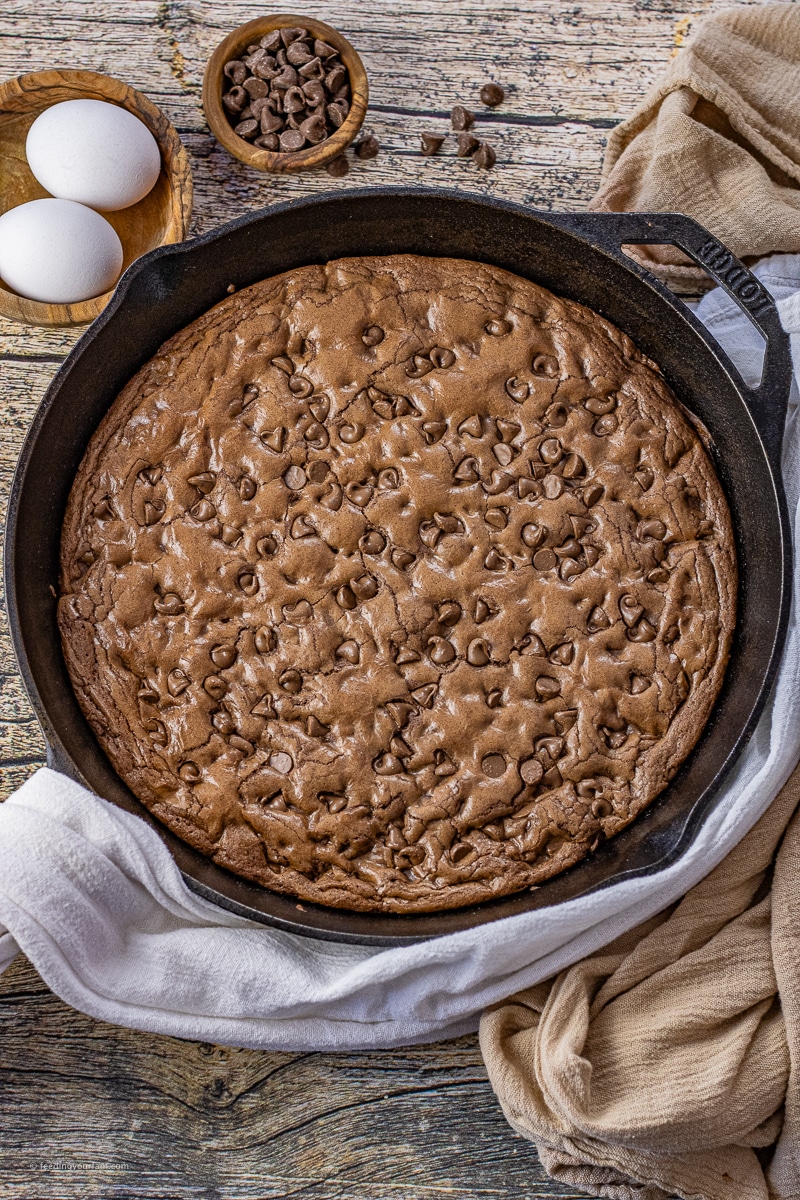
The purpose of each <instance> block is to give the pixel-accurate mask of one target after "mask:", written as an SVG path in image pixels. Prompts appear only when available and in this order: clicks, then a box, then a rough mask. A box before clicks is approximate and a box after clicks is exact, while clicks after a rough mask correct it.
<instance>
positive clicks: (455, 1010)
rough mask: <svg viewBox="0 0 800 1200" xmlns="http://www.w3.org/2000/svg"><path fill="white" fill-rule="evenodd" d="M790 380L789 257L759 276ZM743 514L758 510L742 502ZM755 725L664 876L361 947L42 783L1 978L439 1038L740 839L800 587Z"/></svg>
mask: <svg viewBox="0 0 800 1200" xmlns="http://www.w3.org/2000/svg"><path fill="white" fill-rule="evenodd" d="M756 273H757V274H758V275H759V276H760V278H761V279H762V281H763V282H764V284H765V285H766V286H767V287H768V288H769V289H770V290H771V291H772V292H773V294H774V296H775V297H776V300H777V301H778V306H779V309H780V313H781V319H782V321H783V324H784V326H785V328H786V329H787V330H788V332H789V333H790V334H791V340H792V354H793V361H794V365H795V372H796V375H797V372H798V371H799V370H800V255H780V256H774V257H772V258H771V259H767V260H765V261H764V262H763V263H762V264H761V265H760V266H759V267H758V269H757V272H756ZM698 315H699V316H700V317H701V319H702V320H704V321H705V323H706V324H707V325H708V327H709V329H710V330H711V331H712V333H713V334H714V336H715V337H716V338H717V339H718V340H719V341H720V342H721V343H722V344H723V345H725V346H727V347H728V348H729V352H730V354H731V356H732V357H733V358H734V360H735V361H736V363H737V365H738V367H739V369H740V370H741V371H742V373H743V375H744V376H745V378H746V379H747V380H748V381H749V382H750V383H751V384H754V383H755V382H756V381H757V379H758V378H759V375H760V341H759V337H758V335H757V334H756V333H755V332H754V330H753V327H752V326H751V324H750V322H749V321H748V319H747V318H746V317H744V316H743V315H742V313H741V311H740V310H739V309H738V308H737V307H736V305H734V304H733V303H732V302H731V301H730V300H729V299H728V298H727V297H726V296H725V295H724V294H723V293H721V292H719V291H715V292H712V293H710V294H709V295H708V296H707V297H706V298H705V299H704V300H703V301H702V303H701V304H700V306H699V308H698ZM798 401H800V394H799V393H798V389H797V384H796V383H795V385H794V386H793V389H792V396H791V402H790V409H789V417H788V423H787V431H786V439H785V449H784V459H783V470H784V479H785V483H786V490H787V493H788V498H789V511H790V513H791V519H792V524H793V528H794V531H795V537H794V541H795V563H798V562H800V553H798V547H797V541H798V532H800V529H799V526H798V499H799V497H800V421H799V420H798ZM754 501H757V497H754ZM797 582H798V568H797V566H796V567H795V589H794V600H793V606H792V614H791V619H790V624H789V633H788V638H787V643H786V651H785V654H784V657H783V662H782V666H781V669H780V672H779V675H778V678H777V682H776V685H775V688H774V691H773V695H772V698H771V699H770V701H769V703H768V704H767V707H766V709H765V712H764V715H763V717H762V719H761V721H760V723H759V725H758V728H757V730H756V732H755V734H754V735H753V737H752V739H751V741H750V743H749V744H748V746H747V748H746V750H745V752H744V753H743V755H742V757H741V758H740V760H739V763H738V765H737V767H736V768H735V770H734V771H733V773H732V775H731V777H730V779H729V781H728V783H727V784H726V786H725V790H724V797H723V800H722V802H721V803H720V804H718V805H717V806H716V807H715V809H714V811H713V813H711V815H710V816H709V817H708V818H707V820H706V822H705V824H704V825H703V827H702V829H701V831H700V833H699V834H698V836H697V838H696V839H695V842H694V844H693V846H692V847H691V848H690V850H688V851H687V852H686V854H685V855H684V856H683V857H682V858H681V859H680V860H679V861H678V862H676V863H674V864H673V865H672V866H670V867H668V868H666V869H665V870H663V871H661V872H659V873H658V874H655V875H648V876H646V877H644V878H639V879H631V880H628V881H626V882H623V883H619V884H616V885H614V886H612V887H609V888H607V889H605V890H603V891H600V892H597V893H595V894H593V895H590V896H586V897H584V898H582V899H577V900H572V901H570V902H569V903H566V904H562V905H560V906H557V907H553V908H549V909H544V910H541V911H538V912H533V913H529V914H523V915H521V916H516V917H510V918H508V919H506V920H504V921H499V922H496V923H493V924H492V925H491V926H484V927H482V928H478V929H472V930H469V931H467V932H464V933H458V934H453V935H450V936H447V937H443V938H438V939H436V940H434V941H429V942H425V943H422V944H420V945H414V946H402V947H399V948H397V949H385V950H380V949H379V950H375V949H369V948H363V947H353V946H346V945H336V944H332V943H329V942H322V941H315V940H311V939H308V938H303V937H298V936H295V935H292V934H287V933H282V932H278V931H276V930H271V929H269V928H265V927H264V926H261V925H256V924H253V923H251V922H249V921H245V920H241V919H239V918H237V917H235V916H232V915H231V914H230V913H227V912H224V911H223V910H221V909H218V908H216V907H214V906H213V905H211V904H209V903H207V902H205V901H203V900H201V899H199V898H198V897H197V896H195V895H193V894H192V893H191V892H190V891H189V890H188V889H187V888H186V886H185V884H184V883H183V880H182V879H181V876H180V874H179V872H178V870H177V868H176V866H175V864H174V862H173V860H172V858H171V857H170V855H169V853H168V852H167V850H166V848H165V847H164V845H163V843H162V842H161V841H160V839H159V838H158V836H157V835H156V834H155V833H154V832H153V830H152V829H151V828H149V826H147V825H146V824H145V823H144V822H143V821H141V820H140V819H139V818H138V817H134V816H130V815H129V814H127V813H125V812H122V811H121V810H119V809H116V808H114V807H113V806H112V805H110V804H108V803H106V802H105V801H104V800H101V799H99V798H98V797H97V796H94V795H92V794H91V793H90V792H88V791H86V790H85V789H84V788H82V787H80V786H79V785H77V784H75V783H73V782H72V781H70V780H68V779H66V778H65V777H64V776H61V775H58V774H56V773H55V772H53V771H50V770H46V769H43V770H40V771H37V772H36V774H35V775H34V776H33V777H32V778H31V779H30V780H29V781H28V782H27V783H26V784H24V786H23V787H22V788H20V789H19V791H18V792H16V793H15V795H13V796H12V797H11V798H10V799H9V800H7V801H6V802H5V804H2V805H0V923H1V924H2V925H3V926H5V928H6V930H7V931H8V932H7V933H6V932H4V931H3V930H2V929H1V928H0V971H2V970H3V969H4V968H5V967H6V966H7V965H8V964H9V963H10V962H11V961H12V960H13V958H14V956H15V955H16V953H17V951H18V949H21V950H22V951H24V953H25V954H26V955H27V956H28V958H29V959H30V960H31V961H32V963H33V964H34V966H35V967H36V968H37V970H38V971H39V973H40V974H41V976H42V978H43V979H44V981H45V982H46V983H47V984H48V985H49V986H50V987H51V988H52V989H53V991H54V992H56V993H57V994H58V995H59V996H60V997H61V998H62V999H63V1000H65V1001H66V1002H67V1003H68V1004H71V1005H72V1006H73V1007H75V1008H77V1009H81V1010H82V1011H83V1012H86V1013H89V1014H91V1015H92V1016H94V1017H98V1018H100V1019H102V1020H105V1021H111V1022H113V1023H115V1024H119V1025H127V1026H130V1027H132V1028H135V1029H146V1030H151V1031H153V1032H157V1033H165V1034H172V1035H173V1036H176V1037H183V1038H196V1039H200V1040H202V1041H207V1042H217V1043H225V1044H228V1045H234V1046H250V1047H260V1048H271V1049H284V1050H292V1049H305V1050H309V1049H337V1048H349V1049H358V1048H367V1047H377V1046H391V1045H401V1044H409V1043H413V1042H422V1041H429V1040H433V1039H436V1038H441V1037H448V1036H453V1035H455V1034H458V1033H463V1032H466V1031H468V1030H472V1029H474V1028H476V1026H477V1020H478V1016H479V1014H480V1012H481V1010H482V1009H483V1008H484V1007H485V1006H486V1005H487V1004H491V1003H493V1002H494V1001H497V1000H501V999H503V998H504V997H505V996H508V995H510V994H511V993H512V992H516V991H518V990H520V989H521V988H525V987H529V986H530V985H531V984H534V983H537V982H538V981H540V980H542V979H546V978H548V977H549V976H551V975H553V974H555V973H556V972H557V971H560V970H561V969H562V968H564V967H566V966H568V965H569V964H570V963H573V962H575V961H576V960H577V959H579V958H582V957H583V956H584V955H587V954H591V953H593V952H594V951H596V950H597V949H599V948H600V947H601V946H603V945H605V944H606V943H607V942H610V941H611V940H612V939H614V938H616V937H617V936H618V935H619V934H621V933H623V932H625V931H626V930H628V929H630V928H632V927H633V926H635V925H638V924H640V923H641V922H642V921H644V920H646V919H647V918H648V917H650V916H652V915H653V914H655V913H656V912H658V911H660V910H661V909H663V908H664V907H666V906H667V905H668V904H671V903H672V902H673V901H674V900H676V899H677V898H678V897H680V896H681V895H682V894H683V893H684V892H686V891H687V890H688V889H689V888H691V887H693V886H694V885H695V884H696V883H697V882H698V881H699V880H700V879H702V878H703V877H704V876H705V875H707V874H708V872H709V871H710V870H711V869H712V868H713V867H715V866H716V865H717V863H719V862H720V861H721V860H722V858H723V857H724V856H725V855H726V854H727V852H728V851H729V850H730V849H731V848H732V847H733V846H735V845H736V843H737V842H738V841H739V840H740V839H741V838H742V837H743V836H744V834H745V833H747V831H748V830H749V829H750V828H751V827H752V825H753V824H754V823H755V821H756V820H757V819H758V817H759V816H760V815H761V813H762V812H763V811H764V809H765V808H766V807H767V806H768V805H769V803H770V801H771V800H772V799H773V797H774V796H775V795H776V793H777V792H778V790H779V788H780V787H781V786H782V785H783V783H784V782H785V780H786V779H787V778H788V776H789V774H790V772H791V770H792V768H793V767H794V765H795V762H796V761H797V758H798V755H799V754H800V587H798V586H797Z"/></svg>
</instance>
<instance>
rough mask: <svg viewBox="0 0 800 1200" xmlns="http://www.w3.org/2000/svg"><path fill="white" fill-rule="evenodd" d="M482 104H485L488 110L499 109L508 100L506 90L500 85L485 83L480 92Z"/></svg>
mask: <svg viewBox="0 0 800 1200" xmlns="http://www.w3.org/2000/svg"><path fill="white" fill-rule="evenodd" d="M480 96H481V104H485V105H486V107H487V108H497V106H498V104H502V103H503V101H504V100H505V98H506V93H505V88H502V87H501V86H500V84H499V83H485V84H484V85H483V87H482V88H481V92H480Z"/></svg>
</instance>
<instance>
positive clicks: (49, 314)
mask: <svg viewBox="0 0 800 1200" xmlns="http://www.w3.org/2000/svg"><path fill="white" fill-rule="evenodd" d="M63 100H105V101H108V102H110V103H111V104H118V105H119V106H120V107H121V108H127V109H128V111H129V112H132V113H133V114H134V115H135V116H137V117H138V118H139V119H140V120H141V121H144V123H145V125H146V126H147V128H148V129H149V130H150V132H151V133H152V135H153V137H154V138H155V139H156V141H157V142H158V145H159V149H160V150H161V174H160V175H159V177H158V179H157V181H156V185H155V187H154V188H153V190H152V191H151V192H149V193H148V195H146V196H145V197H144V199H143V200H140V201H139V202H138V204H132V205H131V207H130V208H123V209H120V210H119V212H110V213H103V216H104V217H105V218H106V220H107V221H109V222H110V224H111V225H113V226H114V228H115V229H116V231H117V233H118V234H119V238H120V241H121V242H122V249H123V254H124V258H123V267H122V269H123V270H125V268H126V267H129V266H130V264H131V263H132V262H133V261H134V259H136V258H139V257H140V256H141V255H142V254H145V253H146V252H147V251H148V250H153V249H154V248H155V247H156V246H164V245H167V244H169V243H170V242H180V241H183V239H184V237H185V236H186V231H187V228H188V225H189V217H190V216H191V212H192V173H191V169H190V167H189V156H188V155H187V153H186V150H185V149H184V147H183V144H182V143H181V140H180V138H179V137H178V134H177V132H176V130H175V128H174V127H173V125H172V124H171V123H170V122H169V121H168V120H167V118H166V117H165V116H164V114H163V113H162V112H161V111H160V109H158V108H156V106H155V104H153V103H152V102H151V101H150V100H148V99H147V97H146V96H143V95H142V93H141V92H137V91H135V90H134V89H133V88H132V87H129V86H128V85H127V84H126V83H122V82H121V80H119V79H112V78H111V77H110V76H109V75H100V74H98V73H97V72H96V71H37V72H35V73H34V74H32V75H20V76H19V77H18V78H17V79H11V80H9V81H8V83H3V84H0V162H2V164H3V171H2V176H0V212H7V211H8V209H9V208H16V207H17V205H19V204H26V203H27V202H28V201H29V200H39V199H41V198H43V197H46V196H47V195H49V193H48V192H46V191H45V190H44V188H43V187H42V186H41V184H40V183H38V182H37V181H36V179H34V177H33V174H32V172H31V169H30V167H29V166H28V161H27V159H26V157H25V139H26V138H27V136H28V130H29V129H30V127H31V125H32V124H33V122H34V121H35V120H36V118H37V117H38V116H39V114H40V113H42V112H44V110H45V109H46V108H50V107H51V106H52V105H53V104H60V103H61V102H62V101H63ZM111 296H112V292H106V293H105V294H104V295H102V296H95V297H94V298H93V299H91V300H82V301H80V302H79V303H76V304H45V303H43V302H42V301H39V300H26V299H25V297H24V296H19V295H17V293H16V292H14V291H12V290H11V289H10V288H9V287H7V286H6V285H5V284H4V283H3V282H2V281H0V315H2V316H4V317H10V318H11V320H12V321H23V322H25V324H27V325H83V324H85V323H86V322H88V321H93V320H94V319H95V317H98V316H99V315H100V313H101V312H102V311H103V309H104V308H105V306H106V305H107V304H108V302H109V300H110V299H111Z"/></svg>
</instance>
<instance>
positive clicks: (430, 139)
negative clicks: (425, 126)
mask: <svg viewBox="0 0 800 1200" xmlns="http://www.w3.org/2000/svg"><path fill="white" fill-rule="evenodd" d="M419 143H420V154H425V155H428V156H430V155H431V154H438V153H439V151H440V150H441V148H442V146H443V145H444V135H443V134H441V133H421V134H420V135H419Z"/></svg>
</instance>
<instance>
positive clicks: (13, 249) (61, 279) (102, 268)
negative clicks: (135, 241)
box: [0, 199, 122, 304]
mask: <svg viewBox="0 0 800 1200" xmlns="http://www.w3.org/2000/svg"><path fill="white" fill-rule="evenodd" d="M121 270H122V243H121V242H120V240H119V238H118V236H117V232H116V230H115V229H113V228H112V226H111V225H109V223H108V221H107V220H106V219H105V217H101V216H100V214H99V213H97V212H95V211H94V209H91V208H87V207H86V206H85V205H84V204H75V203H74V201H72V200H50V199H48V200H31V201H30V203H29V204H20V205H19V207H18V208H10V209H9V210H8V212H5V213H3V215H2V217H0V279H2V281H3V282H5V283H6V284H8V286H9V287H10V288H13V290H14V291H15V292H18V293H19V295H20V296H25V297H27V299H29V300H43V301H45V302H46V303H47V304H75V303H77V301H79V300H89V299H91V297H92V296H100V295H102V293H103V292H107V291H108V290H109V288H112V287H113V286H114V284H115V283H116V282H117V279H118V278H119V273H120V271H121Z"/></svg>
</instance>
